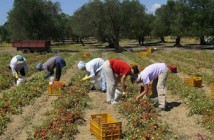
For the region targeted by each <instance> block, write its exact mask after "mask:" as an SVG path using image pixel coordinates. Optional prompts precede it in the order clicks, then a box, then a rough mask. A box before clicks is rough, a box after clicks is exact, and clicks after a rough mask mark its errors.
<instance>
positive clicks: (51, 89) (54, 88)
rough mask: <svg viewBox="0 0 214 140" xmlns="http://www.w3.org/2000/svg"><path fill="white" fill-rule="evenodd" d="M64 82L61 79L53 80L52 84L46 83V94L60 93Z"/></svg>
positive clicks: (55, 94)
mask: <svg viewBox="0 0 214 140" xmlns="http://www.w3.org/2000/svg"><path fill="white" fill-rule="evenodd" d="M64 84H65V83H64V82H61V81H54V82H53V84H51V85H48V95H49V96H59V95H61V88H62V86H63V85H64Z"/></svg>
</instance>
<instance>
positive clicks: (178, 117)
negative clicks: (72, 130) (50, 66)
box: [0, 42, 214, 140]
mask: <svg viewBox="0 0 214 140" xmlns="http://www.w3.org/2000/svg"><path fill="white" fill-rule="evenodd" d="M122 45H124V46H135V47H137V43H136V42H131V43H124V44H122ZM150 47H151V46H150ZM154 47H156V46H154ZM139 49H143V48H142V47H141V48H139ZM173 49H174V48H173ZM93 51H96V49H95V50H93ZM123 59H124V60H125V61H128V60H127V58H126V57H125V56H124V57H123ZM75 68H76V67H75V66H74V67H73V68H71V69H69V70H68V71H67V72H66V73H65V74H64V75H63V76H62V80H63V81H65V82H68V81H69V80H70V79H71V77H72V76H73V75H74V74H75V71H76V69H75ZM88 95H89V97H90V99H91V101H90V102H89V106H90V108H88V109H87V110H86V111H85V120H86V122H85V124H84V125H80V126H79V128H78V129H79V133H78V134H77V135H76V136H75V139H76V140H96V137H95V136H93V135H91V134H90V130H89V129H90V126H89V124H90V123H89V118H90V115H91V114H97V113H98V114H99V113H110V114H111V115H112V116H113V118H115V119H116V120H117V121H121V122H122V126H123V131H124V130H126V123H127V121H126V119H125V118H123V117H122V116H121V114H119V113H118V112H117V109H116V106H117V105H109V104H106V103H104V101H105V99H106V95H105V93H101V92H99V91H93V92H89V93H88ZM55 99H56V97H49V96H48V95H47V93H46V92H45V93H44V94H43V95H42V96H41V97H39V98H37V99H36V101H35V102H34V104H32V105H29V106H27V107H24V108H23V113H22V114H21V115H13V116H12V117H11V123H9V124H8V125H7V129H6V131H5V132H4V134H3V135H1V136H0V139H1V140H12V139H14V140H25V139H27V136H28V132H29V131H31V130H32V125H34V124H38V123H39V122H41V120H42V119H43V114H44V113H45V112H47V111H48V110H50V109H51V102H52V101H54V100H55ZM167 102H168V110H167V111H163V112H160V115H161V116H160V121H162V122H163V123H166V124H168V126H169V128H170V129H172V130H173V131H174V132H175V133H176V134H178V136H179V137H181V138H182V140H199V139H201V140H203V139H204V140H205V139H206V140H212V139H214V136H213V134H211V133H210V132H209V131H208V130H206V129H205V128H204V127H203V126H202V125H201V124H199V123H198V122H200V120H201V116H188V112H189V108H188V106H187V105H186V104H185V103H184V101H183V100H181V99H180V98H179V97H177V96H174V95H171V94H170V91H168V92H167Z"/></svg>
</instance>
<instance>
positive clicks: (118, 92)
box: [114, 89, 122, 101]
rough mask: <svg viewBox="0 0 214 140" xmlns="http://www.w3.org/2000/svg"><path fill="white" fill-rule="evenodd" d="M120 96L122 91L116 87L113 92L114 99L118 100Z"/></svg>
mask: <svg viewBox="0 0 214 140" xmlns="http://www.w3.org/2000/svg"><path fill="white" fill-rule="evenodd" d="M121 96H122V92H121V91H119V90H118V89H116V90H115V93H114V101H118V100H119V98H120V97H121Z"/></svg>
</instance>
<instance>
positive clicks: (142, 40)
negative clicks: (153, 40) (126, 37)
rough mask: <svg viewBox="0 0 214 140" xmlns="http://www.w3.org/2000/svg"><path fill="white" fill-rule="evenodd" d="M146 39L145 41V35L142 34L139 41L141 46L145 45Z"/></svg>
mask: <svg viewBox="0 0 214 140" xmlns="http://www.w3.org/2000/svg"><path fill="white" fill-rule="evenodd" d="M144 41H145V38H144V36H141V37H139V38H138V43H139V45H140V46H143V43H144Z"/></svg>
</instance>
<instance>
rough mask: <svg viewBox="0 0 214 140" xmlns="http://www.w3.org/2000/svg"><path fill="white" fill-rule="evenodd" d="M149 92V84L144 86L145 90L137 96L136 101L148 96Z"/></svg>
mask: <svg viewBox="0 0 214 140" xmlns="http://www.w3.org/2000/svg"><path fill="white" fill-rule="evenodd" d="M148 92H149V84H146V85H144V90H143V91H142V92H141V93H140V94H139V95H138V96H136V98H135V99H136V100H139V99H140V98H141V97H143V96H144V95H146V94H148Z"/></svg>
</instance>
